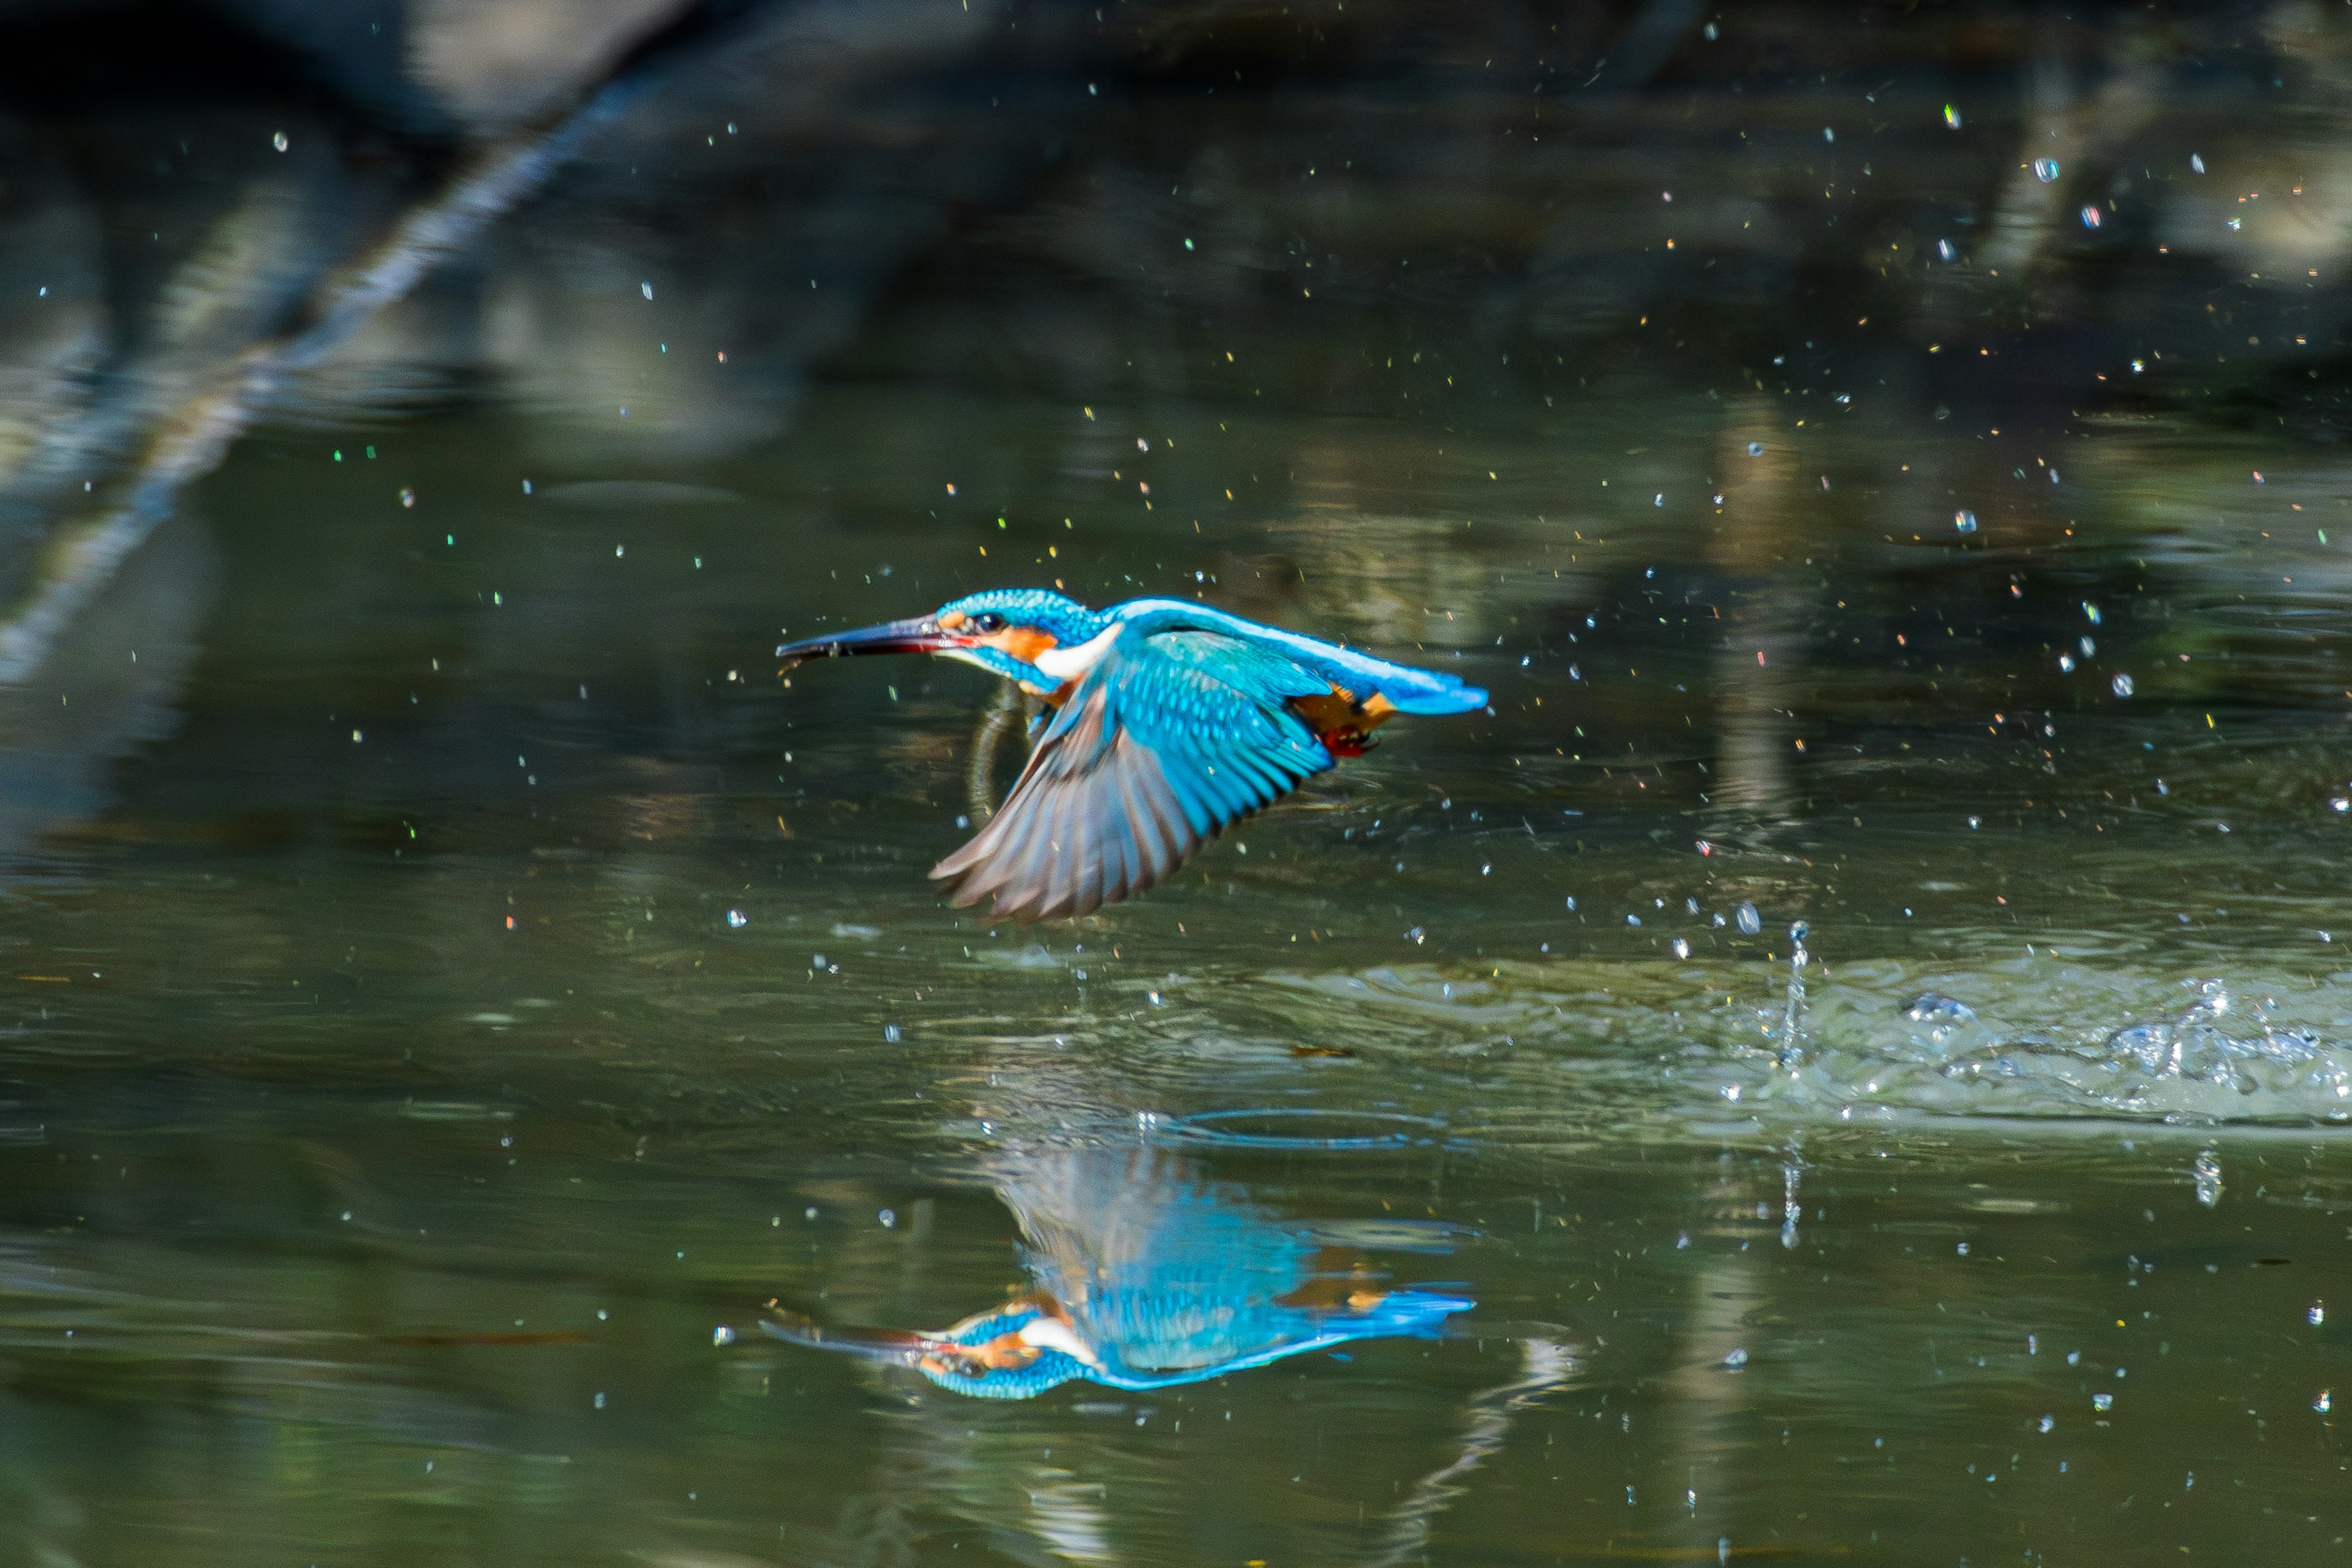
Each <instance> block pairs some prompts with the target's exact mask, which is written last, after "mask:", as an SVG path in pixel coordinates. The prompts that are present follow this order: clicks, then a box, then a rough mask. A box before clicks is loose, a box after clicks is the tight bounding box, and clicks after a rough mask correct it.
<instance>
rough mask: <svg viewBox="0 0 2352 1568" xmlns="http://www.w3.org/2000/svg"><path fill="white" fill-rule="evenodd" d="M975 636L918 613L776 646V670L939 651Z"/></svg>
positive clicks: (783, 670) (962, 643)
mask: <svg viewBox="0 0 2352 1568" xmlns="http://www.w3.org/2000/svg"><path fill="white" fill-rule="evenodd" d="M974 640H975V639H973V638H971V637H965V636H961V635H960V634H958V633H956V632H952V631H950V630H948V629H947V628H946V627H944V626H940V622H939V617H938V616H914V617H913V618H912V619H909V620H904V621H885V622H883V623H882V625H880V626H865V627H862V628H860V629H859V630H857V631H854V632H833V633H831V634H829V635H827V636H824V637H803V638H802V639H801V640H800V641H799V642H788V643H785V644H783V645H782V647H778V648H777V649H776V657H777V658H780V659H782V661H783V663H782V668H779V669H778V670H777V671H776V673H777V674H779V675H782V674H784V673H785V672H786V671H788V670H790V669H791V668H793V666H794V665H796V664H799V663H801V662H802V661H803V660H804V659H812V658H841V657H842V656H843V655H845V654H853V653H938V652H940V650H941V649H943V648H951V647H970V646H971V643H972V642H973V641H974Z"/></svg>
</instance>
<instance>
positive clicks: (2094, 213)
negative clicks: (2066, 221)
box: [2083, 206, 2099, 228]
mask: <svg viewBox="0 0 2352 1568" xmlns="http://www.w3.org/2000/svg"><path fill="white" fill-rule="evenodd" d="M2083 226H2084V228H2096V227H2098V226H2099V209H2098V208H2096V207H2093V206H2086V207H2084V209H2083Z"/></svg>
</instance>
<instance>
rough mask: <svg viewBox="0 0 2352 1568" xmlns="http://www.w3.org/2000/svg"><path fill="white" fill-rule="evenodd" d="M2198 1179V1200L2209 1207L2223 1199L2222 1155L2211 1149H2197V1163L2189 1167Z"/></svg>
mask: <svg viewBox="0 0 2352 1568" xmlns="http://www.w3.org/2000/svg"><path fill="white" fill-rule="evenodd" d="M2189 1171H2190V1174H2191V1175H2193V1176H2194V1177H2195V1178H2196V1181H2197V1201H2198V1202H2199V1203H2200V1204H2202V1205H2205V1206H2206V1207H2207V1208H2209V1209H2210V1208H2211V1207H2212V1206H2213V1205H2216V1204H2218V1203H2220V1202H2221V1156H2220V1155H2218V1154H2216V1153H2214V1152H2213V1151H2212V1150H2210V1149H2200V1150H2199V1151H2197V1163H2195V1164H2194V1165H2192V1166H2191V1167H2189Z"/></svg>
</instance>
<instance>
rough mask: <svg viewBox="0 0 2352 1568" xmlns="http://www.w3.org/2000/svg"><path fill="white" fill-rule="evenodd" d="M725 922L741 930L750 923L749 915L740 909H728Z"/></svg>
mask: <svg viewBox="0 0 2352 1568" xmlns="http://www.w3.org/2000/svg"><path fill="white" fill-rule="evenodd" d="M727 923H728V924H729V925H730V926H732V927H734V928H735V929H736V930H737V931H741V930H742V929H743V928H744V927H745V926H747V925H750V924H751V916H749V915H747V914H745V913H744V912H743V911H742V910H728V911H727Z"/></svg>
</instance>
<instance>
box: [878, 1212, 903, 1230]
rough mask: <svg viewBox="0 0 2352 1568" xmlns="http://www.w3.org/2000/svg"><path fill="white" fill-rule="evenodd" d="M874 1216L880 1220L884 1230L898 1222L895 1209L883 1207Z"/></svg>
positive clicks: (892, 1227) (889, 1228) (896, 1224)
mask: <svg viewBox="0 0 2352 1568" xmlns="http://www.w3.org/2000/svg"><path fill="white" fill-rule="evenodd" d="M874 1217H875V1218H876V1219H878V1220H880V1221H881V1222H882V1228H883V1229H884V1230H891V1229H895V1228H896V1227H897V1226H898V1211H897V1210H896V1209H884V1210H883V1211H882V1212H881V1213H880V1214H877V1215H875V1216H874Z"/></svg>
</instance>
